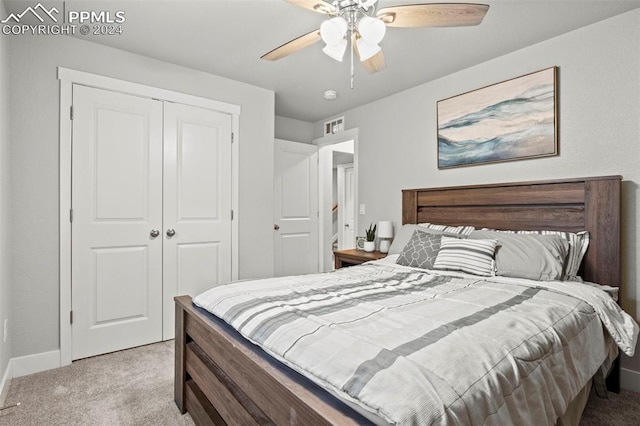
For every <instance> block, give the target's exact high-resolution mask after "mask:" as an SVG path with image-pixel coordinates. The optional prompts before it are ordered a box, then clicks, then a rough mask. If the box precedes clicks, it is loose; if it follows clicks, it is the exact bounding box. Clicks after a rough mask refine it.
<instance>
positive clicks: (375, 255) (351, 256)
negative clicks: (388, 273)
mask: <svg viewBox="0 0 640 426" xmlns="http://www.w3.org/2000/svg"><path fill="white" fill-rule="evenodd" d="M333 256H334V258H335V266H336V269H340V268H344V267H345V266H353V265H360V264H361V263H364V262H368V261H370V260H378V259H382V258H383V257H386V256H387V253H380V252H379V251H373V252H370V253H369V252H366V251H363V250H356V249H349V250H337V251H334V252H333Z"/></svg>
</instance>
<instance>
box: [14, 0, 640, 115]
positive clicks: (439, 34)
mask: <svg viewBox="0 0 640 426" xmlns="http://www.w3.org/2000/svg"><path fill="white" fill-rule="evenodd" d="M439 1H442V0H439ZM41 2H42V3H43V4H44V5H45V6H46V5H55V4H57V5H60V4H61V3H62V2H61V1H53V2H49V1H41ZM434 2H435V1H434ZM478 2H480V3H485V4H489V5H490V9H489V11H488V13H487V15H486V17H485V19H484V21H483V23H482V24H481V25H480V26H478V27H468V28H416V29H405V28H389V29H388V31H387V34H386V36H385V38H384V40H383V41H382V43H381V47H382V49H383V52H384V54H385V57H386V60H387V68H386V69H385V70H383V71H381V72H379V73H377V74H373V75H370V74H367V73H366V72H365V71H364V70H363V68H362V67H361V66H360V64H358V63H356V68H355V88H354V89H353V90H351V89H350V88H349V63H348V60H347V58H345V61H344V62H343V63H339V62H336V61H334V60H332V59H330V58H329V57H327V56H325V55H324V54H323V53H322V43H321V42H320V43H317V44H315V45H313V46H311V47H308V48H306V49H304V50H302V51H299V52H297V53H295V54H293V55H291V56H289V57H286V58H284V59H281V60H280V61H277V62H268V61H263V60H261V59H260V56H261V55H263V54H264V53H266V52H268V51H270V50H271V49H273V48H275V47H277V46H279V45H281V44H283V43H285V42H287V41H289V40H291V39H293V38H295V37H297V36H300V35H302V34H305V33H307V32H309V31H311V30H314V29H317V28H318V27H319V26H320V23H321V22H322V21H323V20H324V19H326V16H325V15H321V14H318V13H314V12H311V11H308V10H305V9H302V8H299V7H296V6H294V5H292V4H290V3H288V2H286V1H284V0H206V1H205V0H200V1H191V0H189V1H185V0H180V1H179V0H171V1H167V0H137V1H100V0H96V1H87V0H85V1H66V4H65V5H64V7H65V8H66V10H80V9H83V10H109V11H116V10H123V11H125V13H126V22H125V23H123V24H122V29H123V34H122V35H117V36H116V35H114V36H82V35H76V37H80V38H84V39H86V40H91V41H93V42H96V43H100V44H104V45H107V46H112V47H115V48H118V49H122V50H126V51H130V52H134V53H138V54H141V55H145V56H150V57H153V58H157V59H161V60H164V61H167V62H171V63H175V64H180V65H184V66H186V67H189V68H194V69H198V70H202V71H206V72H209V73H212V74H216V75H219V76H223V77H228V78H231V79H234V80H239V81H243V82H246V83H250V84H253V85H256V86H260V87H263V88H267V89H271V90H273V91H274V92H275V93H276V114H277V115H280V116H284V117H290V118H295V119H299V120H305V121H309V122H314V121H318V120H321V119H324V118H327V117H330V116H332V115H335V114H338V113H340V112H343V111H346V110H348V109H351V108H354V107H356V106H359V105H363V104H366V103H369V102H371V101H374V100H376V99H380V98H382V97H385V96H388V95H390V94H392V93H395V92H398V91H401V90H404V89H408V88H411V87H414V86H417V85H419V84H422V83H425V82H428V81H431V80H434V79H437V78H439V77H442V76H444V75H447V74H450V73H453V72H456V71H458V70H461V69H464V68H467V67H470V66H472V65H475V64H478V63H481V62H484V61H487V60H490V59H492V58H495V57H498V56H501V55H504V54H506V53H508V52H512V51H515V50H518V49H521V48H523V47H525V46H529V45H532V44H534V43H537V42H540V41H542V40H545V39H548V38H551V37H554V36H557V35H560V34H563V33H566V32H568V31H571V30H574V29H576V28H579V27H582V26H585V25H589V24H591V23H594V22H597V21H600V20H602V19H606V18H608V17H611V16H614V15H617V14H620V13H624V12H626V11H629V10H631V9H635V8H639V7H640V0H604V1H603V0H601V1H584V0H569V1H566V0H565V1H561V0H553V1H520V0H502V1H487V2H482V1H481V0H480V1H478ZM36 3H37V0H34V1H19V2H16V1H5V4H6V6H7V9H8V11H9V12H18V13H19V12H21V11H22V10H24V8H25V6H26V5H34V4H36ZM410 3H426V1H423V0H380V1H379V4H380V6H381V7H385V6H390V5H399V4H410ZM604 36H606V35H604ZM549 65H553V64H549ZM326 89H334V90H337V91H338V98H337V99H336V100H334V101H326V100H324V99H323V98H322V94H323V92H324V91H325V90H326Z"/></svg>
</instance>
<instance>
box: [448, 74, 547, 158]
mask: <svg viewBox="0 0 640 426" xmlns="http://www.w3.org/2000/svg"><path fill="white" fill-rule="evenodd" d="M556 105H557V102H556V67H552V68H547V69H544V70H541V71H537V72H534V73H531V74H527V75H524V76H522V77H518V78H514V79H512V80H507V81H503V82H501V83H496V84H493V85H491V86H487V87H484V88H482V89H478V90H474V91H472V92H468V93H463V94H461V95H457V96H454V97H451V98H448V99H444V100H441V101H438V168H448V167H457V166H469V165H474V164H480V163H489V162H495V161H508V160H518V159H524V158H532V157H541V156H550V155H557V153H558V143H557V119H556Z"/></svg>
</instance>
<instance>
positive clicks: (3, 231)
mask: <svg viewBox="0 0 640 426" xmlns="http://www.w3.org/2000/svg"><path fill="white" fill-rule="evenodd" d="M6 15H7V13H6V10H5V7H4V3H3V2H0V16H6ZM9 105H10V102H9V39H8V38H7V37H6V36H0V391H2V389H1V386H2V382H1V380H2V377H3V376H4V373H5V371H6V369H7V365H8V363H9V359H10V358H11V338H10V337H11V336H10V335H9V336H8V337H9V338H8V340H7V342H6V343H4V342H3V336H2V334H3V333H2V331H3V330H2V327H3V325H4V320H5V319H6V318H9V319H10V321H11V323H12V322H13V320H12V319H11V309H10V308H11V269H10V268H11V250H10V244H9V243H10V240H11V235H10V232H9V231H10V229H11V226H10V219H9V218H10V206H11V204H10V202H11V196H10V182H11V179H10V178H11V176H10V173H9V164H10V163H9V161H10V145H11V140H10V138H9V123H10V120H9ZM11 323H10V324H9V326H11V325H12V324H11ZM9 334H10V333H9ZM1 402H2V398H1V397H0V403H1Z"/></svg>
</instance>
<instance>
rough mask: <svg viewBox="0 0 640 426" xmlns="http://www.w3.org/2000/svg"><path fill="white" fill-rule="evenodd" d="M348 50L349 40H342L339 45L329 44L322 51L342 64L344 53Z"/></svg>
mask: <svg viewBox="0 0 640 426" xmlns="http://www.w3.org/2000/svg"><path fill="white" fill-rule="evenodd" d="M346 50H347V40H346V39H344V38H343V39H342V40H341V41H340V42H339V43H338V44H327V45H326V46H325V47H324V49H322V51H323V52H324V53H326V54H327V55H328V56H330V57H332V58H333V59H335V60H336V61H338V62H342V58H343V57H344V52H345V51H346Z"/></svg>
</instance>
